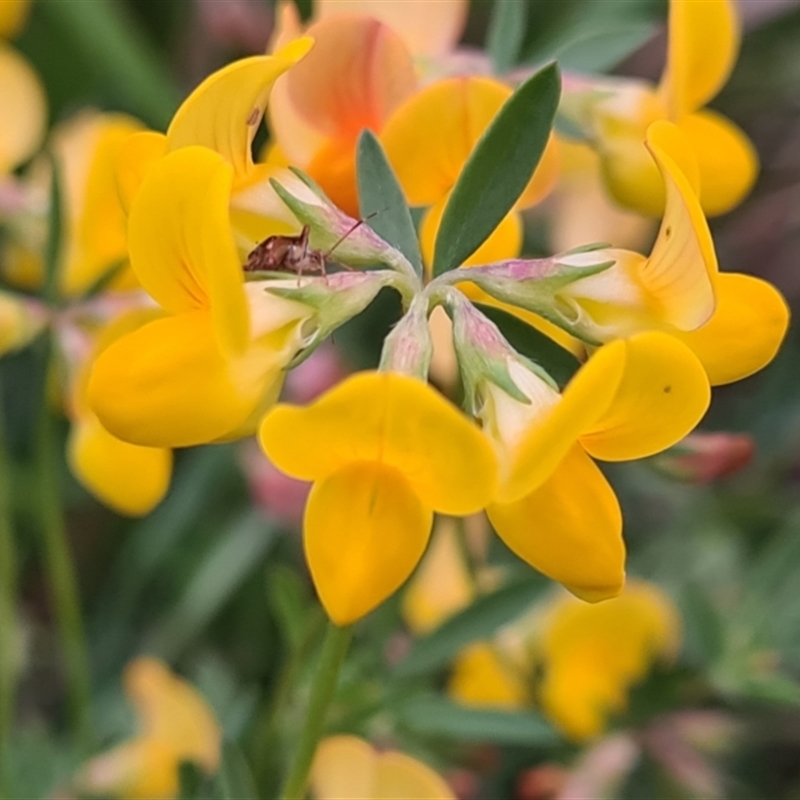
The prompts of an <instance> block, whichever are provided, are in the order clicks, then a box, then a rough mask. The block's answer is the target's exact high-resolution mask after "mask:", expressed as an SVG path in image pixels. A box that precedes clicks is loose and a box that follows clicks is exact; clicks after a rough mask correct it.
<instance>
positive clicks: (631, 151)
mask: <svg viewBox="0 0 800 800" xmlns="http://www.w3.org/2000/svg"><path fill="white" fill-rule="evenodd" d="M669 8H670V10H669V33H668V50H667V64H666V68H665V70H664V74H663V77H662V79H661V83H660V85H659V87H658V88H657V89H656V88H655V87H652V86H650V85H648V84H646V83H644V82H639V81H630V80H626V79H620V80H614V79H611V80H605V81H598V82H588V83H587V84H585V85H584V84H581V83H580V81H578V82H577V84H576V85H574V86H573V87H572V90H570V86H566V87H565V89H566V91H567V100H566V104H565V107H566V108H567V110H568V113H570V112H574V113H575V115H576V116H577V117H578V118H583V120H584V122H585V124H586V127H587V132H588V134H589V136H590V137H591V138H592V141H593V145H594V146H595V147H596V148H597V150H598V152H599V154H600V156H601V159H602V168H603V175H604V178H605V180H606V185H607V186H608V188H609V189H610V191H611V193H612V194H613V195H614V197H615V199H616V200H617V201H618V202H620V203H621V204H622V205H624V206H627V207H630V208H633V209H636V210H638V211H642V212H643V213H646V214H650V215H652V216H659V215H660V213H661V210H662V209H663V205H664V195H663V192H662V191H661V187H660V182H659V180H658V175H657V174H656V172H655V170H654V169H653V166H652V163H651V162H650V160H649V158H648V157H647V153H646V152H645V151H644V150H643V148H642V146H641V143H642V141H643V140H644V132H645V130H646V129H647V127H648V126H649V125H650V124H651V123H652V122H654V121H656V120H659V119H666V120H670V121H671V122H674V123H675V124H676V125H678V126H679V127H680V128H681V130H682V131H683V133H684V134H685V135H686V137H687V138H688V140H689V142H690V143H691V146H692V148H693V149H694V151H695V152H696V154H697V159H698V165H699V168H700V186H701V190H700V200H701V204H702V206H703V209H704V211H705V212H706V213H707V214H709V215H710V216H714V215H717V214H723V213H725V212H726V211H729V210H730V209H732V208H733V207H734V206H736V205H738V204H739V203H740V202H741V201H742V200H743V199H744V197H745V196H746V195H747V193H748V192H749V191H750V189H751V187H752V185H753V183H754V181H755V178H756V174H757V172H758V158H757V156H756V153H755V150H754V149H753V146H752V145H751V143H750V141H749V140H748V139H747V137H746V136H745V135H744V133H742V131H741V130H739V128H737V127H736V126H735V125H734V124H733V123H732V122H731V121H730V120H728V119H726V118H725V117H723V116H722V115H721V114H718V113H716V112H714V111H711V110H709V109H705V108H703V106H704V105H705V104H706V103H707V102H709V101H710V100H711V99H712V98H713V97H714V96H715V95H716V94H717V92H718V91H719V90H720V89H721V87H722V86H723V84H724V83H725V81H726V80H727V78H728V75H729V74H730V72H731V70H732V68H733V64H734V62H735V60H736V53H737V51H738V47H739V38H740V31H739V20H738V18H737V15H736V9H735V4H734V2H733V0H670V7H669ZM570 94H571V95H572V97H571V98H570Z"/></svg>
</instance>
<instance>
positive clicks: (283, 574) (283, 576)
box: [267, 564, 310, 652]
mask: <svg viewBox="0 0 800 800" xmlns="http://www.w3.org/2000/svg"><path fill="white" fill-rule="evenodd" d="M267 598H268V601H269V605H270V608H271V610H272V613H273V616H274V617H275V621H276V623H277V624H278V627H279V628H280V630H281V634H282V636H283V638H284V639H285V640H286V643H287V645H288V646H289V648H290V649H291V650H292V651H293V652H296V651H297V650H298V649H299V647H300V645H301V643H302V642H303V640H304V639H305V638H306V629H307V627H308V625H307V623H308V617H309V610H310V603H309V597H308V591H307V589H306V587H305V584H304V583H303V581H302V580H301V578H300V576H299V575H298V574H297V572H296V571H295V570H293V569H290V568H289V567H287V566H285V565H284V564H274V565H272V566H271V567H270V568H269V570H268V571H267Z"/></svg>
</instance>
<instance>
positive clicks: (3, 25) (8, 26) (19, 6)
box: [0, 0, 31, 39]
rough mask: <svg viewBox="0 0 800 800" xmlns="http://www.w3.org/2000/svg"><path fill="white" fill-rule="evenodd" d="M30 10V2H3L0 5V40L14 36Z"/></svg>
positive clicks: (7, 0)
mask: <svg viewBox="0 0 800 800" xmlns="http://www.w3.org/2000/svg"><path fill="white" fill-rule="evenodd" d="M30 10H31V0H3V2H2V3H0V38H2V39H12V38H13V37H14V36H16V35H17V34H18V33H19V32H20V30H21V29H22V26H23V25H24V24H25V21H26V20H27V18H28V14H29V13H30Z"/></svg>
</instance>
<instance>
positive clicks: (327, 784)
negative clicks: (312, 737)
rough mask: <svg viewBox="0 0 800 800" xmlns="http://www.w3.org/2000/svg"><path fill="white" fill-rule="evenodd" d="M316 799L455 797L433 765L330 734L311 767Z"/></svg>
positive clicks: (441, 799)
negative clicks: (432, 767)
mask: <svg viewBox="0 0 800 800" xmlns="http://www.w3.org/2000/svg"><path fill="white" fill-rule="evenodd" d="M311 794H312V796H313V797H314V800H390V798H391V800H422V799H423V798H424V800H455V797H456V796H455V794H454V793H453V791H452V790H451V789H450V787H449V786H448V785H447V783H446V782H445V781H444V780H443V779H442V778H441V777H440V776H439V775H437V774H436V773H435V772H434V771H433V770H432V769H431V768H430V767H428V766H427V765H425V764H423V763H422V762H421V761H418V760H417V759H415V758H411V756H407V755H405V754H404V753H400V752H398V751H396V750H384V751H383V752H380V751H377V750H375V748H374V747H372V746H371V745H370V744H369V743H368V742H365V741H364V740H363V739H359V738H357V737H355V736H330V737H328V738H327V739H324V740H323V741H322V742H321V743H320V745H319V747H318V748H317V752H316V755H315V756H314V763H313V765H312V767H311Z"/></svg>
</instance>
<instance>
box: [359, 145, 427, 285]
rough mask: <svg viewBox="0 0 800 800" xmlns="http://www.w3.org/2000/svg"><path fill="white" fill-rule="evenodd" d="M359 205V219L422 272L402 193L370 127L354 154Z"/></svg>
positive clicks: (413, 230) (409, 214)
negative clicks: (365, 221) (367, 221)
mask: <svg viewBox="0 0 800 800" xmlns="http://www.w3.org/2000/svg"><path fill="white" fill-rule="evenodd" d="M356 164H357V174H358V206H359V210H360V211H361V217H362V219H364V220H366V219H367V218H368V217H369V226H370V228H372V229H373V230H374V231H375V233H377V234H378V236H380V237H381V238H382V239H384V240H385V241H387V242H388V243H389V244H390V245H392V247H394V248H396V249H397V250H399V251H400V252H401V253H402V254H403V255H404V256H405V257H406V258H407V259H408V260H409V261H410V262H411V265H412V266H413V267H414V270H415V271H416V273H417V275H422V256H421V255H420V252H419V240H418V239H417V233H416V230H415V229H414V221H413V219H412V218H411V212H410V211H409V208H408V203H406V198H405V195H404V194H403V190H402V188H401V187H400V184H399V183H398V182H397V177H396V176H395V174H394V170H393V169H392V165H391V164H390V163H389V161H388V159H387V158H386V154H385V153H384V152H383V148H382V147H381V143H380V142H379V141H378V139H377V138H376V137H375V134H374V133H373V132H372V131H369V130H363V131H361V135H360V136H359V137H358V151H357V155H356Z"/></svg>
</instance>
